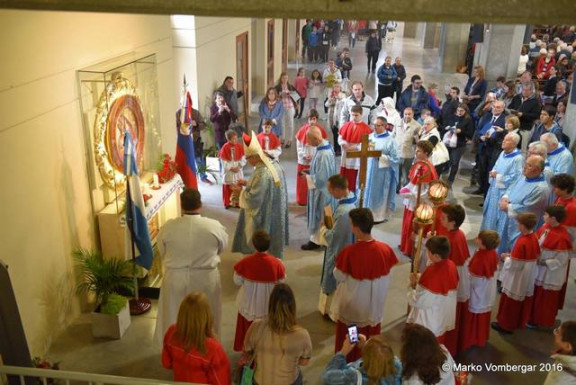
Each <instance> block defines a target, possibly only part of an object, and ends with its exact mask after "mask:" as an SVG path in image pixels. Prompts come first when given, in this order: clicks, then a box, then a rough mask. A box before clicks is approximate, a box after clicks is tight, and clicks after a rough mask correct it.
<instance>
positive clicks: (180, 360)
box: [162, 292, 230, 385]
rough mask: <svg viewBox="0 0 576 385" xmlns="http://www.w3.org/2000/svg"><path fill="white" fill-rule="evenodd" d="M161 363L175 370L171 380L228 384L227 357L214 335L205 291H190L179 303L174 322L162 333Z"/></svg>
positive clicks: (228, 367)
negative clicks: (164, 333)
mask: <svg viewBox="0 0 576 385" xmlns="http://www.w3.org/2000/svg"><path fill="white" fill-rule="evenodd" d="M162 365H163V366H164V367H165V368H166V369H172V370H173V371H174V381H180V382H194V383H198V384H211V385H230V361H229V360H228V357H227V356H226V352H225V351H224V349H223V348H222V345H220V342H218V341H217V340H216V338H215V335H214V331H213V328H212V312H211V310H210V304H209V303H208V300H207V299H206V295H205V294H204V293H200V292H194V293H190V294H188V295H187V296H186V298H184V300H183V301H182V303H181V304H180V310H179V311H178V319H177V321H176V324H175V325H172V326H170V328H169V329H168V331H167V332H166V335H165V336H164V347H163V349H162Z"/></svg>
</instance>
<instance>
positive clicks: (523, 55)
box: [518, 45, 530, 76]
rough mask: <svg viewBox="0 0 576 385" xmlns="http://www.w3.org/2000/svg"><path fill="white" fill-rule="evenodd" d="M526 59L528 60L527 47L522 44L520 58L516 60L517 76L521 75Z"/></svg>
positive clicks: (524, 69)
mask: <svg viewBox="0 0 576 385" xmlns="http://www.w3.org/2000/svg"><path fill="white" fill-rule="evenodd" d="M528 60H530V58H529V57H528V48H527V47H526V46H525V45H523V46H522V51H521V53H520V60H519V61H518V76H520V75H522V74H523V73H524V72H525V71H526V66H527V64H528Z"/></svg>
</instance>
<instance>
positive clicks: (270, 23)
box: [266, 19, 274, 87]
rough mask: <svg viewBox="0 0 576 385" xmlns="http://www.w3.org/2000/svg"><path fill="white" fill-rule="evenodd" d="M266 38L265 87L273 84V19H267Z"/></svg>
mask: <svg viewBox="0 0 576 385" xmlns="http://www.w3.org/2000/svg"><path fill="white" fill-rule="evenodd" d="M266 36H267V38H268V42H267V44H268V53H267V55H268V56H267V62H268V68H267V71H266V72H267V76H266V80H267V83H266V87H272V86H273V85H274V19H272V20H269V21H268V28H267V34H266Z"/></svg>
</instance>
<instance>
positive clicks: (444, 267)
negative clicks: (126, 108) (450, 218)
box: [406, 237, 458, 344]
mask: <svg viewBox="0 0 576 385" xmlns="http://www.w3.org/2000/svg"><path fill="white" fill-rule="evenodd" d="M426 253H427V258H428V260H429V261H430V264H429V265H428V267H427V268H426V271H424V273H422V275H420V274H415V273H412V274H410V286H411V289H410V290H408V305H409V306H410V307H411V309H410V313H409V314H408V319H407V320H406V322H407V323H416V324H419V325H422V326H425V327H427V328H428V329H430V330H431V331H432V333H434V335H435V336H436V339H437V340H438V342H439V343H441V344H443V343H444V337H445V333H446V332H447V331H449V330H452V329H454V326H455V320H456V298H457V293H458V270H457V269H456V265H455V264H454V262H452V261H451V260H450V259H449V258H448V256H449V255H450V242H449V241H448V238H446V237H431V238H429V239H428V240H427V241H426Z"/></svg>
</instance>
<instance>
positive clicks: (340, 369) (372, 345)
mask: <svg viewBox="0 0 576 385" xmlns="http://www.w3.org/2000/svg"><path fill="white" fill-rule="evenodd" d="M354 346H355V344H353V343H351V342H350V340H349V339H348V338H346V339H345V340H344V344H343V345H342V350H340V352H338V353H336V354H335V355H334V357H332V359H331V360H330V362H328V366H326V370H325V371H324V374H323V375H322V379H323V380H324V383H325V384H326V385H343V384H355V383H360V381H358V379H359V378H361V379H362V381H361V382H362V384H368V385H400V384H401V383H402V364H401V363H400V360H399V359H398V358H397V357H396V356H395V355H394V352H393V351H392V348H391V347H390V345H388V343H387V342H386V340H385V339H384V337H383V336H382V335H376V336H372V337H370V339H369V340H368V341H366V336H365V335H363V334H359V335H358V347H360V349H362V358H361V359H359V360H357V361H355V362H351V363H349V364H346V355H347V354H348V353H350V352H351V351H352V349H354Z"/></svg>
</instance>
